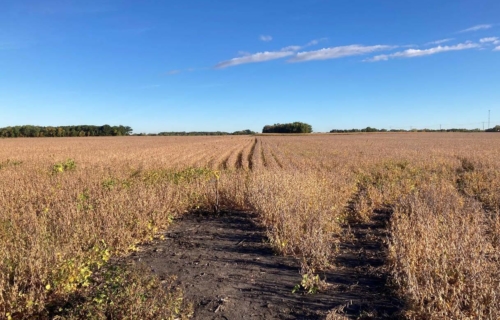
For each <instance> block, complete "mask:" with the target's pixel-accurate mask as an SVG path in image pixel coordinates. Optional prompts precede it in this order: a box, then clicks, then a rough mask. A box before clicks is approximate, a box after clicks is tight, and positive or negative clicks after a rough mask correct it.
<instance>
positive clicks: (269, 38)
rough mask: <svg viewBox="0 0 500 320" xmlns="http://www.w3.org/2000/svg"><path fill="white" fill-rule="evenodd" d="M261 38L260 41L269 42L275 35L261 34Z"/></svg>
mask: <svg viewBox="0 0 500 320" xmlns="http://www.w3.org/2000/svg"><path fill="white" fill-rule="evenodd" d="M259 39H260V41H264V42H269V41H271V40H273V37H271V36H266V35H261V36H260V37H259Z"/></svg>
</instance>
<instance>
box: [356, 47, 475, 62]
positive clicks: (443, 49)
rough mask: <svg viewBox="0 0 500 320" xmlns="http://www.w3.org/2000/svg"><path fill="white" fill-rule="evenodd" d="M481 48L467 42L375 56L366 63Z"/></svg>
mask: <svg viewBox="0 0 500 320" xmlns="http://www.w3.org/2000/svg"><path fill="white" fill-rule="evenodd" d="M478 47H480V46H479V45H478V44H477V43H472V42H466V43H460V44H457V45H454V46H437V47H434V48H429V49H424V50H421V49H408V50H404V51H400V52H396V53H392V54H382V55H378V56H375V57H373V58H370V59H366V60H365V61H371V62H375V61H386V60H389V59H394V58H415V57H422V56H429V55H432V54H436V53H441V52H447V51H460V50H467V49H473V48H478Z"/></svg>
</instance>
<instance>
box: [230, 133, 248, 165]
mask: <svg viewBox="0 0 500 320" xmlns="http://www.w3.org/2000/svg"><path fill="white" fill-rule="evenodd" d="M252 142H253V139H248V140H245V141H243V142H242V143H241V146H240V147H241V148H240V149H239V150H238V151H236V152H234V153H233V154H232V155H231V156H230V157H229V159H228V162H227V165H228V166H229V167H230V168H231V169H243V153H244V152H245V150H246V149H248V148H249V147H250V146H251V145H252Z"/></svg>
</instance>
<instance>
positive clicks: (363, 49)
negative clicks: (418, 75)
mask: <svg viewBox="0 0 500 320" xmlns="http://www.w3.org/2000/svg"><path fill="white" fill-rule="evenodd" d="M394 48H395V46H388V45H375V46H363V45H359V44H353V45H349V46H339V47H331V48H323V49H320V50H314V51H303V52H299V53H297V55H296V56H294V57H293V58H292V59H290V60H289V62H304V61H312V60H329V59H338V58H343V57H348V56H357V55H363V54H368V53H372V52H375V51H383V50H391V49H394Z"/></svg>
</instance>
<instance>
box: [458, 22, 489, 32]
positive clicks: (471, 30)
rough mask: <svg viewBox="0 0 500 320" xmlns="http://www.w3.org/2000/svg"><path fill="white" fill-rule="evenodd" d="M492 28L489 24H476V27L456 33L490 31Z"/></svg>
mask: <svg viewBox="0 0 500 320" xmlns="http://www.w3.org/2000/svg"><path fill="white" fill-rule="evenodd" d="M492 27H493V25H491V24H478V25H477V26H473V27H470V28H467V29H464V30H461V31H459V32H458V33H464V32H474V31H479V30H486V29H490V28H492Z"/></svg>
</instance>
